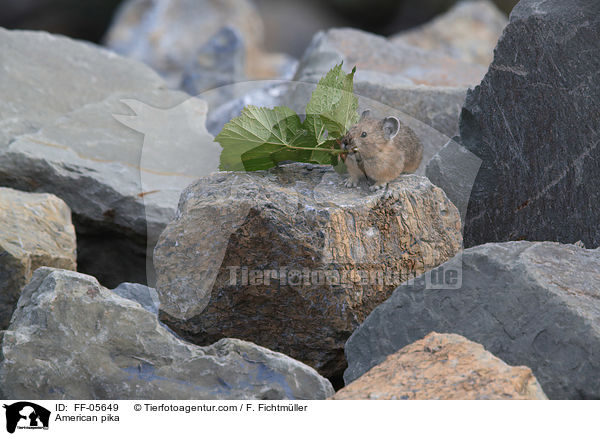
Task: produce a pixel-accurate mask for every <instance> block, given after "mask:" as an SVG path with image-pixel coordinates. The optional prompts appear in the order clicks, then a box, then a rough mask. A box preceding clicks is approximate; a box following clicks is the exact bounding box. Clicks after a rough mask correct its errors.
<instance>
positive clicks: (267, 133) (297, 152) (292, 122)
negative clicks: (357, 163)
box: [215, 64, 358, 171]
mask: <svg viewBox="0 0 600 436" xmlns="http://www.w3.org/2000/svg"><path fill="white" fill-rule="evenodd" d="M355 70H356V68H355V69H353V70H352V72H351V73H350V74H345V73H344V72H343V71H342V65H341V64H340V65H336V66H335V67H334V68H332V69H331V70H330V71H329V72H328V73H327V74H326V75H325V77H323V78H322V79H321V80H320V81H319V83H318V84H317V87H316V89H315V91H314V92H313V94H312V95H311V99H310V101H309V102H308V104H307V107H306V118H305V120H304V122H302V121H301V120H300V117H299V116H298V115H297V114H296V113H295V112H294V111H293V110H292V109H290V108H288V107H285V106H278V107H275V108H273V109H269V108H261V107H256V106H247V107H245V108H244V109H243V110H242V113H241V114H240V116H239V117H236V118H234V119H232V120H231V121H230V122H228V123H227V124H225V126H223V129H222V130H221V132H220V133H219V134H218V135H217V136H216V138H215V140H216V141H217V142H219V143H220V144H221V147H222V148H223V151H222V152H221V161H220V169H221V170H228V171H240V170H246V171H256V170H263V169H268V168H271V167H273V166H275V165H277V164H278V163H280V162H283V161H288V160H291V161H298V162H313V163H321V164H331V165H337V164H338V157H337V156H338V154H339V153H340V151H339V146H338V145H337V141H336V140H337V139H339V138H340V137H341V136H342V135H343V134H345V133H346V130H347V128H348V127H349V126H350V125H351V124H353V123H354V122H356V120H358V114H357V112H356V110H357V107H358V100H357V99H356V97H355V96H354V94H352V88H353V77H354V73H355ZM336 149H338V150H336Z"/></svg>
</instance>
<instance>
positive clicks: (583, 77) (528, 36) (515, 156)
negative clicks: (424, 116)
mask: <svg viewBox="0 0 600 436" xmlns="http://www.w3.org/2000/svg"><path fill="white" fill-rule="evenodd" d="M599 40H600V2H598V1H597V0H522V1H521V2H519V4H518V5H517V6H515V8H514V9H513V11H512V13H511V16H510V23H509V24H508V26H507V27H506V29H505V30H504V33H503V36H502V38H501V39H500V41H499V43H498V46H497V48H496V51H495V59H494V62H493V63H492V65H491V66H490V69H489V71H488V73H487V74H486V76H485V78H484V79H483V81H482V82H481V84H480V85H479V86H477V87H476V88H475V89H474V90H473V91H472V92H469V94H468V96H467V100H466V103H465V107H464V109H463V112H462V115H461V121H460V136H461V143H462V145H463V146H464V147H465V148H466V149H467V150H469V151H471V152H472V153H474V154H475V155H477V156H478V157H479V158H480V159H481V160H482V161H483V162H482V165H481V169H480V171H479V173H478V175H477V178H476V180H475V184H474V186H473V191H472V194H471V198H470V201H469V206H468V212H467V218H466V222H465V233H464V235H465V246H467V247H469V246H474V245H479V244H483V243H486V242H502V241H507V240H523V239H524V240H536V241H540V240H551V241H559V242H563V243H573V242H575V241H578V240H581V241H582V242H583V243H584V244H585V246H586V247H590V248H592V247H598V246H600V226H598V222H599V221H600V208H599V207H598V204H600V147H598V145H599V144H600V117H599V116H598V114H600V56H598V50H599V44H598V41H599ZM443 188H444V189H445V187H443Z"/></svg>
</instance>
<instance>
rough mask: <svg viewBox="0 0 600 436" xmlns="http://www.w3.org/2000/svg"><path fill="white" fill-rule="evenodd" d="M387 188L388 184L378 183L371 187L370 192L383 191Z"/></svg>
mask: <svg viewBox="0 0 600 436" xmlns="http://www.w3.org/2000/svg"><path fill="white" fill-rule="evenodd" d="M386 186H387V183H376V184H374V185H372V186H370V187H369V190H371V191H373V192H374V191H379V190H380V189H383V188H385V187H386Z"/></svg>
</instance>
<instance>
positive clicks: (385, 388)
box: [332, 332, 547, 400]
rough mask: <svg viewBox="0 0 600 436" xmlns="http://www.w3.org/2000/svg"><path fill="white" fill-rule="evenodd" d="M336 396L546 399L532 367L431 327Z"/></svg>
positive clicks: (352, 398)
mask: <svg viewBox="0 0 600 436" xmlns="http://www.w3.org/2000/svg"><path fill="white" fill-rule="evenodd" d="M332 399H334V400H546V399H547V398H546V395H545V394H544V391H543V390H542V388H541V386H540V385H539V383H538V382H537V380H536V378H535V376H534V375H533V373H532V372H531V369H529V368H527V367H526V366H509V365H507V364H506V363H505V362H503V361H502V360H500V359H498V358H497V357H495V356H494V355H493V354H491V353H489V352H488V351H486V350H485V349H484V348H483V346H482V345H480V344H477V343H475V342H471V341H469V340H468V339H466V338H464V337H463V336H460V335H456V334H439V333H435V332H432V333H430V334H428V335H427V336H425V338H423V339H421V340H419V341H417V342H414V343H412V344H410V345H407V346H406V347H404V348H402V349H401V350H400V351H398V352H397V353H395V354H392V355H390V356H388V357H387V358H386V359H385V361H384V362H383V363H381V364H379V365H377V366H376V367H374V368H372V369H371V370H369V371H368V372H367V373H365V374H364V375H362V376H361V377H360V378H358V379H357V380H355V381H354V382H352V383H350V384H349V385H348V386H346V387H345V388H343V389H341V390H339V391H338V392H337V393H336V394H335V395H334V396H333V397H332Z"/></svg>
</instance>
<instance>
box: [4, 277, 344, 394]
mask: <svg viewBox="0 0 600 436" xmlns="http://www.w3.org/2000/svg"><path fill="white" fill-rule="evenodd" d="M2 354H3V356H4V360H3V361H2V362H1V363H0V386H2V391H3V392H2V393H3V394H4V395H5V396H6V397H7V398H37V399H63V400H64V399H71V400H74V399H78V400H92V399H95V400H102V399H104V400H107V399H120V400H123V399H154V400H156V399H170V400H173V399H181V400H191V399H204V400H208V399H222V400H224V399H237V400H240V399H269V400H274V399H324V398H326V397H328V396H330V395H332V394H333V388H332V387H331V384H330V383H329V382H328V381H327V380H326V379H324V378H323V377H321V376H319V375H318V374H317V372H316V371H315V370H314V369H312V368H310V367H308V366H306V365H304V364H302V363H300V362H298V361H295V360H294V359H291V358H290V357H288V356H285V355H283V354H280V353H275V352H273V351H270V350H268V349H266V348H263V347H259V346H257V345H255V344H252V343H250V342H245V341H241V340H238V339H223V340H221V341H219V342H217V343H215V344H212V345H210V346H207V347H198V346H195V345H191V344H189V343H186V342H185V341H183V340H181V339H178V338H177V337H175V336H173V335H172V334H171V333H170V332H168V331H167V330H166V329H165V328H163V327H162V326H161V325H159V323H158V319H157V317H156V315H154V314H152V313H150V312H149V311H147V310H145V309H144V308H143V307H142V306H141V305H140V304H139V303H137V302H134V301H131V300H128V299H125V298H122V297H120V296H118V295H116V294H115V293H114V292H111V291H109V290H108V289H106V288H104V287H102V286H100V285H99V283H98V281H97V280H96V279H95V278H93V277H91V276H87V275H84V274H79V273H76V272H73V271H66V270H58V269H52V268H39V269H38V270H37V271H36V272H35V273H34V275H33V278H32V279H31V282H30V283H29V284H28V285H27V286H25V288H24V289H23V292H22V294H21V298H20V299H19V303H18V305H17V309H16V311H15V314H14V316H13V318H12V321H11V324H10V326H9V328H8V330H6V331H5V333H4V340H3V342H2Z"/></svg>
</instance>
